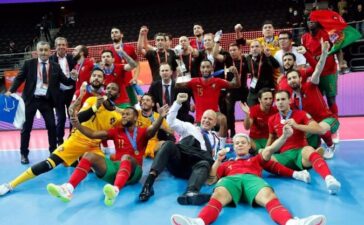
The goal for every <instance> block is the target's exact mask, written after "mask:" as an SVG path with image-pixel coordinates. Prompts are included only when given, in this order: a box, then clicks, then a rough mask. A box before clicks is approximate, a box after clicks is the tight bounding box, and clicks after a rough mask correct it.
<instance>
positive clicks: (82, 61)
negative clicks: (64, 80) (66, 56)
mask: <svg viewBox="0 0 364 225" xmlns="http://www.w3.org/2000/svg"><path fill="white" fill-rule="evenodd" d="M72 56H73V59H74V61H75V62H77V64H76V65H75V67H74V69H73V70H72V71H71V73H75V74H78V80H77V82H76V90H79V89H80V87H81V85H82V84H83V82H85V81H86V82H88V81H89V80H90V76H91V72H92V70H93V68H94V62H93V60H91V59H89V58H87V56H88V49H87V47H86V46H84V45H78V46H76V48H75V49H74V50H73V52H72ZM77 97H78V96H77Z"/></svg>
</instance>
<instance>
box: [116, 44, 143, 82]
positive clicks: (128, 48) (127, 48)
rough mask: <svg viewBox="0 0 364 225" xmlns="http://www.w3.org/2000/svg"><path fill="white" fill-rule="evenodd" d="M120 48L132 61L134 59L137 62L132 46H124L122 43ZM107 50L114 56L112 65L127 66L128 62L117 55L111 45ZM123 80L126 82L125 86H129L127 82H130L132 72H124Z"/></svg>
mask: <svg viewBox="0 0 364 225" xmlns="http://www.w3.org/2000/svg"><path fill="white" fill-rule="evenodd" d="M122 46H123V50H124V52H126V54H128V55H129V56H130V57H131V58H132V59H134V60H135V61H137V60H138V56H137V54H136V53H135V48H134V46H132V45H129V44H124V43H122ZM109 50H111V51H112V53H113V55H114V59H115V61H114V64H127V63H128V62H127V61H126V60H125V59H124V58H122V57H121V56H120V55H119V54H118V53H117V51H116V50H115V48H114V45H111V46H110V47H109ZM125 76H126V77H125V78H126V80H127V81H128V85H127V86H129V82H130V80H131V79H132V78H133V74H132V72H131V71H125Z"/></svg>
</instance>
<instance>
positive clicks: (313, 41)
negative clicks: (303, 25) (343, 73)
mask: <svg viewBox="0 0 364 225" xmlns="http://www.w3.org/2000/svg"><path fill="white" fill-rule="evenodd" d="M321 38H322V39H323V40H324V41H330V39H329V35H328V33H327V32H326V31H324V30H322V29H320V30H319V31H318V32H317V34H316V35H315V36H312V35H311V34H310V33H305V34H304V35H302V45H303V46H304V47H305V48H306V49H307V52H308V53H310V54H311V55H312V56H313V58H315V59H316V61H318V60H319V58H320V55H321V43H320V40H321ZM336 70H337V65H336V62H335V57H334V55H328V56H327V59H326V62H325V67H324V69H323V71H322V73H321V76H326V75H329V74H336Z"/></svg>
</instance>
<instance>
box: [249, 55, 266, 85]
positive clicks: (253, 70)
mask: <svg viewBox="0 0 364 225" xmlns="http://www.w3.org/2000/svg"><path fill="white" fill-rule="evenodd" d="M262 59H263V56H262V55H260V60H259V65H258V74H257V77H258V80H259V77H260V72H261V69H262ZM250 67H251V70H252V77H254V75H255V69H254V64H253V57H252V58H251V60H250Z"/></svg>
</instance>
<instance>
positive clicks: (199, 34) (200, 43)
mask: <svg viewBox="0 0 364 225" xmlns="http://www.w3.org/2000/svg"><path fill="white" fill-rule="evenodd" d="M203 33H204V30H203V27H202V25H201V24H200V23H195V24H194V25H193V35H194V36H195V38H194V39H191V41H190V45H191V47H192V48H194V49H197V51H202V50H204V49H205V46H204V40H203Z"/></svg>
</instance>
